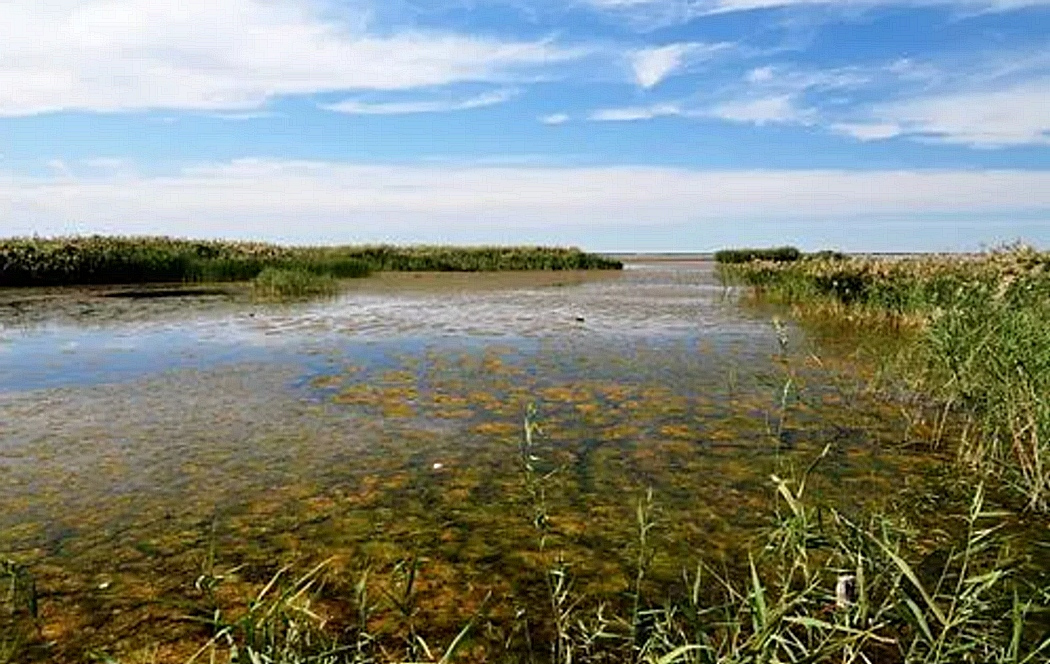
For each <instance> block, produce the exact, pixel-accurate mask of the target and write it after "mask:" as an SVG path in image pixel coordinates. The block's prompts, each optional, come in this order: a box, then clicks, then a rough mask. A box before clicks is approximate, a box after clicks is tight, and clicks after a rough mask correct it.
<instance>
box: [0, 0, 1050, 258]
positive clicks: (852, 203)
mask: <svg viewBox="0 0 1050 664" xmlns="http://www.w3.org/2000/svg"><path fill="white" fill-rule="evenodd" d="M92 232H106V233H135V234H138V233H162V234H174V235H192V236H210V237H238V238H243V237H251V238H262V239H271V240H278V241H284V242H311V243H313V242H323V243H336V242H339V243H341V242H380V241H389V242H455V243H519V242H528V243H559V244H575V245H580V246H584V247H587V248H592V249H596V250H680V251H686V250H706V249H712V248H717V247H721V246H726V245H736V244H780V243H786V242H790V243H795V244H799V245H801V246H804V247H807V248H817V247H827V246H833V247H839V248H843V249H850V250H953V249H976V248H980V247H982V246H992V245H995V244H998V243H1003V242H1010V241H1013V240H1018V239H1021V240H1027V241H1029V242H1032V243H1035V244H1038V245H1041V246H1046V245H1050V0H840V1H837V2H833V1H827V2H820V1H819V0H384V1H382V2H380V1H378V0H181V1H180V2H177V3H172V2H167V1H162V0H4V2H3V3H2V4H0V235H16V234H18V235H22V234H41V235H51V234H68V233H92Z"/></svg>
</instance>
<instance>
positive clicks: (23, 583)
mask: <svg viewBox="0 0 1050 664" xmlns="http://www.w3.org/2000/svg"><path fill="white" fill-rule="evenodd" d="M37 617H38V615H37V592H36V581H35V579H34V578H33V576H32V574H30V572H29V570H28V569H27V568H26V567H25V566H23V565H20V564H18V563H16V562H14V561H12V560H0V664H9V663H11V664H13V663H14V662H18V661H20V657H21V655H22V654H23V653H24V651H25V648H26V646H27V645H28V644H29V642H30V641H31V640H32V639H33V638H34V637H35V636H36V631H37V629H36V620H37Z"/></svg>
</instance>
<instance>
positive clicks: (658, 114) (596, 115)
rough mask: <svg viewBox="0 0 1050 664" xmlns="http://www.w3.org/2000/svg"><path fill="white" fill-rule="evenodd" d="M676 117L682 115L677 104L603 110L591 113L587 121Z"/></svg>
mask: <svg viewBox="0 0 1050 664" xmlns="http://www.w3.org/2000/svg"><path fill="white" fill-rule="evenodd" d="M676 115H684V112H683V111H682V108H681V107H680V106H678V105H677V104H655V105H653V106H627V107H624V108H603V109H599V110H597V111H594V112H593V113H591V114H590V116H589V119H591V120H594V121H596V122H631V121H634V120H652V119H653V118H663V117H671V116H676Z"/></svg>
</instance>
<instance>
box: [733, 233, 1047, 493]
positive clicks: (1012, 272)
mask: <svg viewBox="0 0 1050 664" xmlns="http://www.w3.org/2000/svg"><path fill="white" fill-rule="evenodd" d="M720 271H721V274H722V277H723V279H724V280H725V281H726V282H727V283H743V284H747V285H750V286H752V287H754V288H755V289H756V290H757V291H759V292H760V293H762V294H765V295H768V296H771V297H772V298H774V299H776V300H779V301H782V302H786V303H788V304H792V305H796V306H797V308H798V309H799V310H800V311H802V312H803V313H805V312H809V315H815V316H816V317H818V318H819V317H823V318H844V319H850V318H851V319H854V320H856V321H859V322H861V323H864V322H866V321H871V320H873V319H876V318H880V317H881V318H882V319H884V320H889V321H891V322H898V323H899V322H906V323H907V324H908V326H909V327H910V328H911V329H912V330H914V331H915V332H916V333H915V334H914V335H912V341H911V342H910V343H911V346H910V349H909V352H908V354H907V359H908V362H907V363H901V364H900V367H899V372H900V373H901V375H902V377H904V378H907V379H909V380H910V381H911V382H912V383H913V384H914V385H916V386H918V387H919V389H920V390H921V391H924V392H927V393H929V394H931V395H933V396H935V397H937V398H938V399H939V401H940V402H941V403H942V404H943V405H944V410H945V412H946V413H947V412H952V413H957V414H960V415H961V416H962V417H963V418H964V419H965V421H966V425H965V427H964V430H963V433H962V436H961V439H960V440H959V441H957V442H958V446H957V451H958V455H959V458H960V460H961V461H963V462H964V463H965V464H966V465H967V466H969V467H972V468H975V469H978V470H982V471H988V472H991V473H993V474H995V475H997V476H999V477H1001V478H1003V479H1005V480H1006V481H1007V482H1008V483H1010V484H1011V485H1013V486H1015V487H1016V488H1017V489H1019V490H1020V491H1021V492H1022V493H1023V494H1024V495H1025V496H1026V497H1027V499H1028V500H1029V503H1030V505H1031V506H1032V507H1034V508H1038V509H1041V510H1047V509H1050V326H1048V325H1047V324H1046V321H1048V320H1050V254H1047V253H1041V252H1038V251H1035V250H1033V249H1031V248H1027V247H1013V248H1008V249H1002V250H997V251H992V252H988V253H986V254H983V255H979V256H929V257H921V258H909V259H886V258H881V259H880V258H850V259H846V260H841V259H818V260H805V261H799V262H795V263H774V262H771V261H752V262H750V263H745V264H737V265H725V266H721V268H720Z"/></svg>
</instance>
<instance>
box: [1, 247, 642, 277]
mask: <svg viewBox="0 0 1050 664" xmlns="http://www.w3.org/2000/svg"><path fill="white" fill-rule="evenodd" d="M620 267H622V264H620V263H619V262H617V261H612V260H609V259H606V258H603V257H601V256H596V255H593V254H587V253H584V252H582V251H580V250H578V249H564V248H547V247H477V248H456V247H392V246H343V247H286V246H280V245H273V244H264V243H258V242H221V241H211V240H209V241H197V240H181V239H174V238H167V237H102V236H92V237H70V238H51V239H43V238H15V239H9V240H0V286H59V285H80V284H117V283H146V282H179V281H238V280H248V279H253V278H255V277H256V276H257V275H259V273H261V272H262V271H263V270H264V269H267V268H276V269H284V270H302V271H307V272H311V273H314V274H327V275H330V276H332V277H334V278H351V277H361V276H365V275H367V274H368V273H369V272H372V271H380V270H405V271H422V270H436V271H470V272H473V271H489V270H570V269H571V270H575V269H618V268H620Z"/></svg>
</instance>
